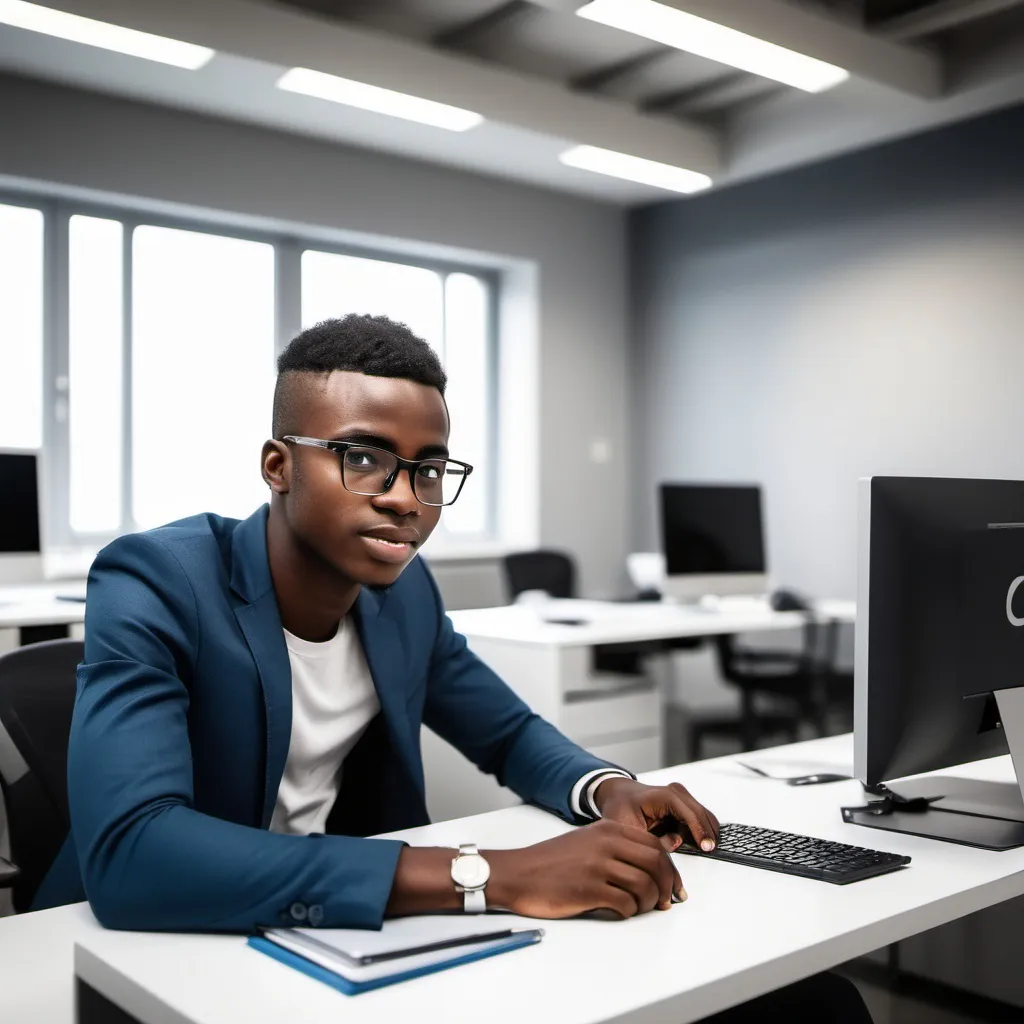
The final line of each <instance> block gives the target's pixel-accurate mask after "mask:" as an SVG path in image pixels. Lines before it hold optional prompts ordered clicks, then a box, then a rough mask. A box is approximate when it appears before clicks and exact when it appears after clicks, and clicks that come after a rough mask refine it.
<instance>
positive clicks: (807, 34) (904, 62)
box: [534, 0, 944, 99]
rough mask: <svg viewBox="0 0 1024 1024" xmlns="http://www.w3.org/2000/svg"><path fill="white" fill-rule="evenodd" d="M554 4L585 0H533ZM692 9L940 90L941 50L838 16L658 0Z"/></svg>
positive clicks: (769, 4)
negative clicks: (921, 46) (884, 34)
mask: <svg viewBox="0 0 1024 1024" xmlns="http://www.w3.org/2000/svg"><path fill="white" fill-rule="evenodd" d="M534 2H535V3H540V4H542V5H543V6H545V7H550V8H551V9H553V10H559V11H563V12H568V11H570V10H572V11H575V10H577V9H578V8H579V7H581V6H582V5H583V2H584V0H534ZM658 2H659V3H662V4H664V5H665V6H666V7H674V8H675V9H676V10H680V11H685V12H686V13H688V14H694V15H696V16H697V17H700V18H706V19H707V20H708V21H714V22H716V23H717V24H719V25H725V26H727V27H728V28H733V29H736V30H737V31H738V32H745V33H746V34H747V35H751V36H755V37H756V38H758V39H764V40H767V41H768V42H771V43H775V44H777V45H778V46H785V47H786V48H787V49H790V50H796V51H797V53H803V54H806V55H807V56H808V57H816V58H817V59H818V60H823V61H826V62H827V63H829V64H835V65H837V66H838V67H841V68H845V69H846V70H847V71H849V72H850V74H851V75H856V76H857V77H858V78H864V79H868V80H869V81H873V82H877V83H879V84H880V85H885V86H888V87H890V88H892V89H897V90H899V91H900V92H905V93H909V94H911V95H913V96H919V97H923V98H927V99H933V98H935V97H937V96H940V95H941V94H942V88H943V77H944V75H943V66H942V62H941V60H940V58H939V56H938V55H937V54H935V53H932V52H930V51H928V50H925V49H918V48H914V47H911V46H908V45H907V44H905V43H899V42H895V41H893V40H891V39H884V38H881V37H879V36H874V35H870V34H868V33H867V32H865V31H863V30H862V29H860V28H857V27H855V26H853V25H849V24H847V23H845V22H842V21H838V20H837V19H835V18H831V17H828V16H827V15H825V14H821V13H819V12H817V11H814V10H810V9H808V8H805V7H799V6H796V5H795V4H791V3H786V2H784V0H658Z"/></svg>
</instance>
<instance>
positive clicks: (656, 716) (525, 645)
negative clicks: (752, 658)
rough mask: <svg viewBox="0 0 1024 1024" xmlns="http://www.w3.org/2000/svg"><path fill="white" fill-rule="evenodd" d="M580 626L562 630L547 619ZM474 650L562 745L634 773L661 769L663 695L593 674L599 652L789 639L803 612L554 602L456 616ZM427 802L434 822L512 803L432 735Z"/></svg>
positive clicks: (729, 602)
mask: <svg viewBox="0 0 1024 1024" xmlns="http://www.w3.org/2000/svg"><path fill="white" fill-rule="evenodd" d="M815 613H816V615H817V616H818V617H819V618H820V619H821V620H822V621H824V622H853V620H854V618H855V615H856V606H855V604H854V602H852V601H822V602H819V603H817V604H816V605H815ZM558 618H568V619H582V620H584V624H583V625H574V626H566V625H557V624H552V623H550V622H548V621H545V620H549V619H558ZM451 619H452V622H453V624H454V625H455V628H456V630H458V632H460V633H462V634H464V635H465V637H466V640H467V642H468V644H469V647H470V649H471V650H473V651H474V653H476V654H477V655H478V656H479V657H480V658H481V659H482V660H483V661H484V662H486V663H487V664H488V665H489V666H490V667H491V668H492V669H494V671H495V672H497V673H498V675H499V676H501V677H502V679H504V680H505V681H506V682H507V683H508V684H509V686H511V687H512V689H513V690H515V691H516V693H517V694H519V696H520V697H522V698H523V700H525V701H526V703H527V704H529V705H530V707H532V708H533V710H534V711H536V712H537V714H539V715H541V717H543V718H546V719H547V720H548V721H549V722H551V724H552V725H554V726H556V727H557V728H558V729H560V730H561V731H562V732H563V733H564V734H565V735H566V736H568V737H569V738H570V739H572V740H574V741H575V742H576V743H579V744H580V746H582V747H585V748H586V749H587V750H589V751H591V752H592V753H593V754H595V755H596V756H597V757H600V758H604V759H605V760H607V761H611V762H612V763H613V764H621V765H622V766H623V767H626V768H628V769H630V770H631V771H634V772H643V771H651V770H653V769H655V768H660V767H662V765H664V763H665V762H664V759H663V758H664V754H663V750H664V735H663V732H664V708H663V694H662V693H661V691H660V690H659V688H658V687H657V686H656V685H655V684H654V682H653V681H652V680H644V679H642V678H641V679H638V678H637V677H635V676H619V675H613V674H605V673H595V672H593V671H592V668H591V664H592V651H593V648H594V647H596V646H598V645H604V644H629V643H643V642H648V641H658V640H674V639H679V638H686V637H702V636H716V635H719V634H725V633H754V632H773V631H780V630H791V629H797V628H799V627H800V626H801V625H802V624H803V623H804V621H805V618H804V614H803V613H801V612H776V611H773V610H772V609H771V607H770V606H769V605H768V603H767V602H766V601H762V600H755V599H750V598H735V599H732V598H729V599H723V600H722V601H721V602H720V603H719V605H718V606H717V608H716V609H714V610H701V609H698V608H694V607H692V606H687V605H676V604H669V603H659V602H628V603H619V602H606V601H584V600H557V601H548V602H545V603H543V604H541V605H540V606H533V605H508V606H505V607H501V608H481V609H474V610H472V611H457V612H452V613H451ZM422 746H423V759H424V768H425V771H426V775H427V778H428V779H431V780H437V781H436V783H435V785H434V786H433V787H431V786H429V785H428V793H427V802H428V807H429V810H430V815H431V818H432V819H433V820H435V821H437V820H441V819H444V818H452V817H456V816H460V815H463V814H466V813H472V814H476V813H481V812H483V811H489V810H495V809H497V808H500V807H508V806H511V805H512V804H514V803H516V797H515V796H514V795H512V794H511V793H509V792H508V791H507V790H504V789H502V788H501V787H500V786H499V785H498V784H497V783H496V782H495V781H494V780H493V779H492V778H490V776H486V775H482V774H481V773H480V772H478V771H477V770H476V768H475V767H474V766H472V765H470V764H469V763H468V762H467V761H466V760H465V759H464V758H463V757H462V756H461V755H460V754H459V753H458V752H457V751H455V750H454V749H453V748H452V747H450V746H449V745H448V744H446V743H444V742H443V741H442V740H440V739H439V738H438V737H436V736H435V735H434V734H433V733H431V732H429V731H428V730H424V731H423V736H422Z"/></svg>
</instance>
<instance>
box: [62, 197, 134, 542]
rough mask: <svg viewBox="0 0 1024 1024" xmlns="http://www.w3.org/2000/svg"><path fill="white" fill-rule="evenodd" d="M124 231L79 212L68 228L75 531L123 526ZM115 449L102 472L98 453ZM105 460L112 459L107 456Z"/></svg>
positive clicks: (104, 530) (71, 498)
mask: <svg viewBox="0 0 1024 1024" xmlns="http://www.w3.org/2000/svg"><path fill="white" fill-rule="evenodd" d="M123 246H124V230H123V228H122V226H121V223H120V221H116V220H102V219H100V218H98V217H83V216H73V217H72V218H71V220H70V223H69V225H68V376H69V379H70V387H69V392H70V394H69V402H68V420H69V429H68V440H69V456H70V481H69V490H70V494H69V501H70V509H71V512H70V518H71V529H72V530H73V531H74V532H75V533H83V534H85V533H101V534H107V533H114V532H116V531H117V529H118V528H119V527H120V525H121V515H122V509H121V504H122V495H123V488H122V484H121V467H120V464H119V460H118V459H117V455H118V453H120V452H121V450H122V446H123V444H124V423H123V420H124V417H123V415H122V413H123V404H124V403H123V384H122V373H121V368H122V364H123V361H124V354H123V349H124V327H123V319H124V317H123V310H124V288H123V277H124V274H123V268H122V263H123V253H122V250H123ZM100 452H102V453H107V454H108V456H109V453H114V461H115V465H114V471H113V472H110V470H109V467H108V468H107V469H106V470H104V471H101V470H100V466H99V465H98V460H97V454H98V453H100ZM103 461H104V462H105V461H106V459H104V460H103Z"/></svg>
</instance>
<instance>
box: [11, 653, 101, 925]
mask: <svg viewBox="0 0 1024 1024" xmlns="http://www.w3.org/2000/svg"><path fill="white" fill-rule="evenodd" d="M83 655H84V644H83V643H82V642H81V641H80V640H51V641H47V642H45V643H38V644H29V645H28V646H26V647H19V648H17V649H16V650H14V651H11V652H10V653H9V654H5V655H4V656H3V657H2V658H0V725H2V726H3V729H4V731H5V732H6V733H7V736H8V738H9V740H10V742H11V743H12V744H13V746H14V748H15V750H16V751H17V753H18V754H19V755H20V758H21V760H22V761H23V762H24V764H25V766H26V767H27V769H28V771H27V772H24V773H20V774H19V775H18V776H17V777H15V778H12V777H6V776H5V774H4V770H3V763H4V762H5V761H8V760H11V759H9V758H5V759H2V760H0V789H2V791H3V797H4V803H5V806H6V809H7V824H8V830H9V832H10V837H11V857H12V859H13V860H14V862H15V863H16V864H17V865H18V866H19V867H20V868H21V876H20V877H19V879H18V880H17V882H15V885H14V893H13V895H14V906H15V909H16V910H19V911H22V910H27V909H28V906H29V904H30V903H31V900H32V896H33V895H34V894H35V891H36V889H37V888H38V886H39V883H40V882H41V881H42V880H43V877H44V876H45V874H46V872H47V871H48V870H49V868H50V865H51V864H52V863H53V860H54V858H55V857H56V856H57V853H58V851H59V850H60V846H61V844H62V843H63V842H64V839H65V838H66V837H67V834H68V830H69V828H70V818H69V814H68V788H67V767H68V737H69V735H70V733H71V714H72V711H73V710H74V705H75V674H76V670H77V668H78V664H79V662H80V661H81V660H82V658H83Z"/></svg>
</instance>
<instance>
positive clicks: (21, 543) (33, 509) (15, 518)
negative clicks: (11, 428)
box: [0, 452, 40, 554]
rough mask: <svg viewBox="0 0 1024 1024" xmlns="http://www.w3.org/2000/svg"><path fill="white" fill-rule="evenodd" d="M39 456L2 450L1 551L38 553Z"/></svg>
mask: <svg viewBox="0 0 1024 1024" xmlns="http://www.w3.org/2000/svg"><path fill="white" fill-rule="evenodd" d="M37 488H38V481H37V471H36V457H35V455H29V454H25V453H14V452H0V554H22V553H24V554H38V552H39V550H40V549H39V499H38V489H37Z"/></svg>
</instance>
